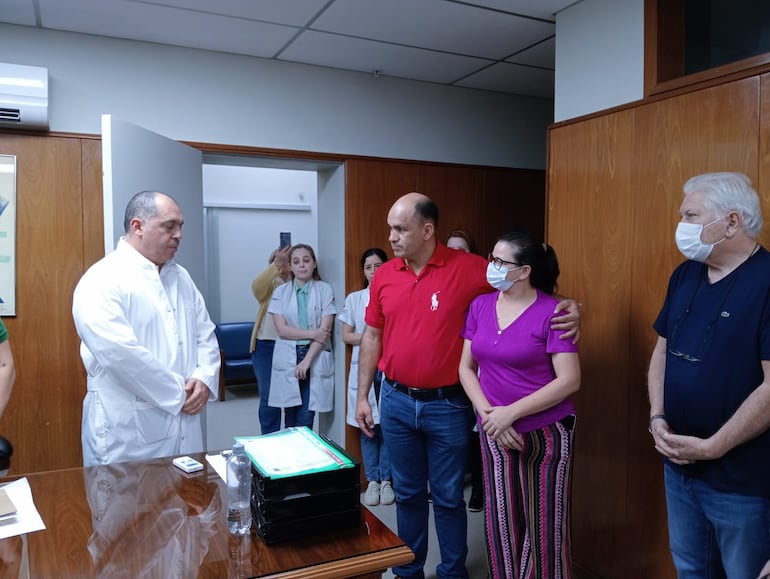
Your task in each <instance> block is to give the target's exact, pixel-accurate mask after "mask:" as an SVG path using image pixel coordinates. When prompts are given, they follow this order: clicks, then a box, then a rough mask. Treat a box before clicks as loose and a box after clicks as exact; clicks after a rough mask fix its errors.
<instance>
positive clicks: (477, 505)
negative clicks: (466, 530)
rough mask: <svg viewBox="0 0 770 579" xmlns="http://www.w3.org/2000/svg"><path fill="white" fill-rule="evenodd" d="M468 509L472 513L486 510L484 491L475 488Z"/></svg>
mask: <svg viewBox="0 0 770 579" xmlns="http://www.w3.org/2000/svg"><path fill="white" fill-rule="evenodd" d="M468 510H469V511H470V512H472V513H478V512H479V511H483V510H484V492H483V491H480V490H476V489H473V490H472V491H471V498H470V500H469V501H468Z"/></svg>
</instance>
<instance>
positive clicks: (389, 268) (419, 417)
mask: <svg viewBox="0 0 770 579" xmlns="http://www.w3.org/2000/svg"><path fill="white" fill-rule="evenodd" d="M388 226H389V227H390V244H391V247H392V249H393V254H394V255H395V259H392V260H390V261H388V262H387V263H385V264H383V265H382V266H380V268H379V269H378V270H377V273H376V274H375V276H374V279H373V280H372V282H371V284H370V290H369V291H370V299H369V306H368V308H367V310H366V324H367V327H366V329H365V331H364V334H363V336H362V338H361V350H360V353H359V373H358V383H359V385H361V386H360V387H359V391H358V408H357V411H356V419H357V421H358V424H359V426H360V427H361V430H362V431H363V432H364V433H366V434H367V435H369V436H371V435H372V428H373V425H374V422H373V420H372V413H371V407H370V406H369V402H368V390H369V387H364V386H363V385H365V384H371V383H372V380H373V378H374V373H375V370H376V369H377V366H378V365H379V368H380V370H382V371H383V373H384V375H385V377H384V379H383V382H382V389H381V392H380V404H381V409H380V412H381V414H380V415H381V419H380V427H381V429H382V433H383V436H384V438H385V443H386V445H387V447H388V454H389V455H390V457H391V465H392V474H393V486H394V489H395V491H396V517H397V521H398V535H399V537H401V539H402V540H403V541H404V542H405V543H406V544H407V546H408V547H409V548H410V549H412V551H413V552H414V554H415V559H414V561H413V562H412V563H410V564H408V565H402V566H399V567H394V569H393V572H394V573H395V574H396V575H397V576H399V577H404V578H409V579H412V578H416V579H423V578H424V572H423V566H424V564H425V558H426V555H427V552H428V513H429V508H428V495H427V483H428V481H430V489H431V493H432V495H433V511H434V518H435V523H436V533H437V535H438V543H439V548H440V550H441V563H440V564H439V565H438V567H437V569H436V573H437V575H438V576H439V577H457V578H467V577H468V571H467V570H466V568H465V559H466V556H467V554H468V547H467V515H466V511H465V502H464V500H463V477H464V474H465V467H466V459H467V448H468V443H469V438H470V437H469V433H470V430H471V426H472V423H473V409H472V407H471V403H470V401H469V400H468V398H467V397H466V396H465V394H464V392H463V389H462V386H461V385H460V384H459V380H458V365H459V362H460V354H461V351H462V339H461V338H460V331H461V330H462V327H463V323H464V321H465V313H466V310H467V309H468V306H469V305H470V303H471V301H472V300H473V298H475V297H476V296H477V295H479V294H482V293H485V292H490V291H492V288H491V287H490V286H489V284H488V283H487V280H486V269H487V261H486V260H484V259H483V258H481V257H479V256H477V255H473V254H470V253H465V252H464V251H454V250H451V249H448V248H447V247H446V246H444V245H441V244H440V243H438V242H437V241H436V227H437V226H438V207H437V206H436V204H435V203H434V202H433V201H432V200H431V199H429V198H428V197H426V196H425V195H421V194H420V193H409V194H407V195H404V196H403V197H401V198H400V199H399V200H398V201H396V203H395V204H394V205H393V207H392V208H391V210H390V212H389V213H388ZM565 308H568V309H569V312H568V314H567V315H566V316H564V317H562V318H554V322H555V323H557V324H559V325H557V326H556V327H559V328H561V329H574V332H573V333H570V334H569V336H570V337H571V336H572V335H574V333H575V332H577V328H578V325H579V314H578V308H577V304H575V302H573V301H572V300H567V301H565V302H562V303H561V304H559V307H558V308H557V310H563V309H565ZM565 324H566V325H565Z"/></svg>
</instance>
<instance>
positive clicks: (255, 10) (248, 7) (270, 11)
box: [127, 0, 328, 27]
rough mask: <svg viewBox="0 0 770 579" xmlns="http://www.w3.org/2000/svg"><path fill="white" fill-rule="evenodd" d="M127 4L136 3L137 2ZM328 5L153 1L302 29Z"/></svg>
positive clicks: (321, 0) (302, 0) (306, 0)
mask: <svg viewBox="0 0 770 579" xmlns="http://www.w3.org/2000/svg"><path fill="white" fill-rule="evenodd" d="M127 1H129V2H136V0H127ZM327 2H328V0H288V1H283V2H276V1H275V0H217V1H216V2H212V1H211V0H154V1H153V4H159V5H164V6H173V7H177V8H186V9H188V10H197V11H200V12H206V13H208V14H222V15H225V16H237V17H239V18H248V19H250V20H260V21H262V22H272V23H273V24H286V25H288V26H297V27H302V26H305V25H306V24H307V23H308V22H309V21H310V20H311V19H312V18H313V17H314V16H315V15H316V14H317V13H318V12H319V11H320V10H321V9H322V8H323V7H324V6H325V5H326V4H327ZM138 3H139V4H142V3H144V2H138Z"/></svg>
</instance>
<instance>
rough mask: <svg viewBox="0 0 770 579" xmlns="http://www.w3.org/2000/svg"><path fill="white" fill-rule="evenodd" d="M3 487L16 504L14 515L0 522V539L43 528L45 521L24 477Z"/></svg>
mask: <svg viewBox="0 0 770 579" xmlns="http://www.w3.org/2000/svg"><path fill="white" fill-rule="evenodd" d="M3 488H4V489H5V492H7V493H8V496H9V497H10V499H11V500H12V501H13V504H14V505H16V516H15V517H12V518H11V519H9V520H7V521H5V522H3V523H0V539H7V538H8V537H15V536H16V535H22V534H24V533H32V532H34V531H41V530H43V529H45V523H43V519H42V517H41V516H40V513H38V511H37V507H35V501H34V500H33V499H32V489H31V488H29V481H28V480H27V479H26V477H25V478H20V479H19V480H15V481H13V482H11V483H8V484H6V485H4V486H3Z"/></svg>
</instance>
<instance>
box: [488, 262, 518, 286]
mask: <svg viewBox="0 0 770 579" xmlns="http://www.w3.org/2000/svg"><path fill="white" fill-rule="evenodd" d="M509 271H510V270H508V269H505V268H503V269H497V267H495V264H494V263H490V264H489V265H487V283H488V284H489V285H491V286H492V287H493V288H495V289H496V290H500V291H501V292H504V291H505V290H507V289H510V288H511V287H512V286H513V281H511V280H507V279H505V277H506V276H507V275H508V272H509Z"/></svg>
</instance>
